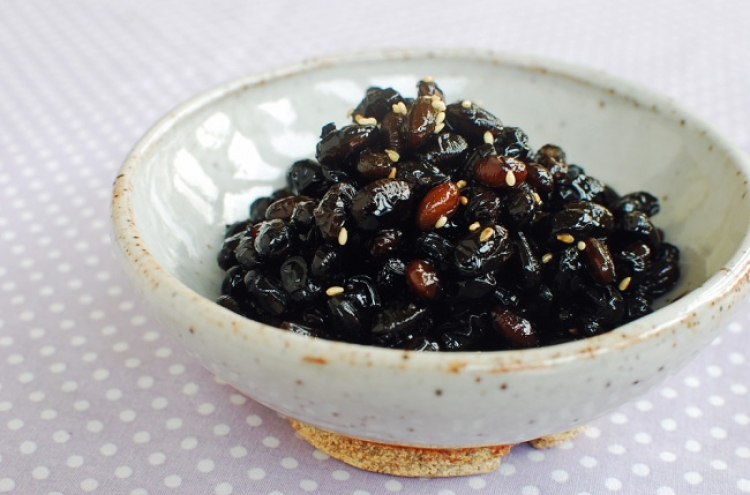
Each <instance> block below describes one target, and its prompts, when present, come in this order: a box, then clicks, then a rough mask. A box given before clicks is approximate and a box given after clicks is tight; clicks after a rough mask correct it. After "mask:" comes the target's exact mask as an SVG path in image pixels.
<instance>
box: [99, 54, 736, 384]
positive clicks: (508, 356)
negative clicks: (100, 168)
mask: <svg viewBox="0 0 750 495" xmlns="http://www.w3.org/2000/svg"><path fill="white" fill-rule="evenodd" d="M416 58H418V59H440V60H445V61H450V60H453V59H461V60H472V61H476V62H478V63H488V64H493V65H503V66H507V67H511V68H515V69H519V70H526V71H533V72H538V73H541V74H549V75H553V76H557V77H563V78H567V79H570V80H573V81H575V82H578V83H582V84H585V85H589V86H592V87H595V88H599V89H604V90H607V91H608V92H610V93H612V94H618V95H620V96H621V97H623V98H625V99H627V100H632V101H633V102H634V103H635V104H638V105H641V106H642V107H644V108H651V109H652V110H655V109H658V112H660V113H661V114H662V115H664V116H665V117H666V118H671V119H673V120H675V121H680V120H684V121H685V122H687V123H688V125H692V126H693V127H695V128H696V129H700V130H701V131H702V132H703V133H705V136H706V138H707V139H709V140H710V141H711V142H712V143H713V145H714V148H718V151H721V152H723V153H725V154H726V156H727V157H729V158H730V159H731V161H732V162H733V164H734V165H735V166H736V167H737V168H738V169H739V170H741V172H742V174H743V175H744V177H745V179H746V180H745V187H746V188H747V183H748V178H749V177H750V159H748V157H747V156H746V155H745V154H744V153H743V152H742V151H741V150H740V149H739V148H738V147H737V146H736V145H734V144H733V143H732V142H731V141H730V140H729V139H728V138H726V137H725V136H724V135H723V134H722V133H721V132H720V131H718V130H717V129H716V128H714V126H713V125H711V124H709V123H707V122H706V121H704V120H703V119H702V118H701V117H700V116H698V115H696V114H695V113H693V112H692V111H690V110H688V109H686V108H683V107H682V106H680V105H679V104H676V103H675V102H674V101H673V100H672V99H671V98H668V97H665V96H663V95H660V94H658V93H656V92H654V91H652V90H650V89H647V88H644V87H641V86H639V85H636V84H634V83H631V82H629V81H627V80H625V79H622V78H620V77H618V76H613V75H610V74H608V73H605V72H603V71H601V70H598V69H592V68H588V67H583V66H580V65H575V64H571V63H567V62H561V61H557V60H551V59H548V58H544V57H539V56H534V55H528V54H518V53H507V52H499V51H491V50H477V49H472V48H444V49H440V50H435V49H423V48H392V49H376V50H369V51H360V52H353V53H343V54H337V55H332V56H324V57H319V58H314V59H309V60H305V61H301V62H297V63H292V64H289V65H285V66H282V67H278V68H272V69H270V70H266V71H262V72H260V73H257V74H253V75H249V76H244V77H240V78H237V79H233V80H230V81H228V82H225V83H223V84H219V85H218V86H215V87H213V88H211V89H209V90H207V91H203V92H201V93H199V94H197V95H196V96H193V97H192V98H190V99H188V100H187V101H185V102H184V103H182V104H180V105H178V106H177V107H175V108H174V109H173V110H171V111H169V112H168V113H167V114H166V115H165V116H163V117H162V118H161V119H159V120H158V121H157V122H156V123H155V124H154V125H153V126H152V127H151V128H150V129H149V130H148V131H147V132H146V133H145V134H144V135H143V137H141V138H140V139H139V140H138V142H137V143H136V144H135V145H134V147H133V148H132V150H131V151H130V152H129V154H128V155H127V157H126V158H125V160H124V162H123V164H122V166H121V168H120V170H119V172H118V175H117V178H116V179H115V182H114V185H113V196H112V205H111V207H112V210H111V214H112V229H113V236H114V241H115V242H114V243H115V248H116V249H118V250H119V254H121V257H120V259H121V262H122V264H123V268H124V269H125V271H126V272H129V274H130V275H131V280H132V277H137V278H136V279H135V280H133V282H134V284H137V285H138V288H140V289H141V291H142V292H143V293H144V294H143V295H144V296H146V298H147V299H148V298H149V297H152V298H155V299H156V300H158V299H159V298H160V297H162V298H163V297H172V298H176V299H177V300H181V301H184V302H190V304H184V305H180V308H181V310H182V311H183V315H182V319H181V321H191V322H195V323H194V327H196V328H212V329H214V331H216V332H224V333H227V334H229V335H230V336H231V335H232V334H234V336H235V337H236V339H235V342H236V343H237V345H240V346H248V349H249V348H252V347H256V346H258V345H263V346H265V350H266V352H278V351H281V350H283V352H285V353H291V354H292V355H294V356H297V357H299V358H300V359H301V360H303V361H308V362H314V359H311V356H312V357H315V356H318V357H321V358H322V359H324V360H326V361H328V360H330V358H332V357H333V358H335V357H336V356H339V357H340V358H341V359H342V360H344V361H346V362H347V363H349V364H350V365H357V364H358V363H367V365H368V367H372V368H373V369H376V368H377V367H389V368H390V367H397V368H400V369H414V370H422V371H425V370H438V371H449V372H459V371H486V370H492V371H493V372H511V371H530V370H538V369H548V368H552V367H555V366H561V365H564V364H565V363H569V362H571V361H575V360H577V359H580V358H594V357H597V356H600V355H602V354H605V353H608V352H612V351H615V350H617V349H621V348H624V347H628V346H630V345H633V344H637V343H641V342H646V341H649V340H650V339H652V338H655V337H657V336H659V335H661V334H663V333H664V332H667V331H670V328H671V327H672V326H673V325H674V324H677V323H679V322H685V323H689V320H690V319H691V318H694V317H696V313H697V310H698V308H699V307H701V306H706V305H710V304H716V302H717V301H718V300H721V299H723V298H724V297H725V296H727V295H729V294H731V293H732V292H739V293H740V295H741V296H742V295H744V294H745V293H746V291H747V286H748V283H747V281H748V278H750V254H749V253H750V232H745V235H744V237H743V238H742V240H741V242H740V244H739V246H738V248H737V250H736V251H735V252H734V253H733V254H732V256H731V258H730V259H729V260H728V261H727V262H726V264H725V265H724V266H723V267H722V268H721V269H720V270H719V271H718V272H716V273H714V274H712V275H711V276H710V277H709V278H708V279H707V280H706V281H704V282H703V283H702V284H701V285H700V286H699V287H697V288H695V289H693V290H692V291H690V292H689V293H687V294H686V295H685V296H684V297H682V298H681V299H680V303H679V304H674V303H670V304H669V305H667V306H665V307H663V308H661V309H659V310H657V311H655V312H654V313H652V314H650V315H647V316H644V317H642V318H640V319H638V320H635V321H633V322H630V323H627V324H626V325H623V326H621V327H618V328H616V329H614V330H612V331H610V332H607V333H604V334H601V335H597V336H594V337H588V338H585V339H581V340H576V341H572V342H567V343H563V344H557V345H553V346H547V347H539V348H533V349H521V350H505V351H485V352H474V351H472V352H451V353H448V352H439V353H423V352H416V351H406V350H400V349H388V348H381V347H376V346H367V345H359V344H351V343H346V342H338V341H331V340H325V339H311V338H309V337H305V336H302V335H298V334H295V333H292V332H287V331H284V330H281V329H278V328H276V327H272V326H270V325H266V324H262V323H259V322H256V321H253V320H250V319H248V318H245V317H243V316H240V315H237V314H235V313H233V312H231V311H229V310H227V309H225V308H223V307H221V306H219V305H218V304H216V303H215V302H214V301H212V300H210V299H208V298H205V297H203V296H201V295H200V294H198V293H197V292H195V291H193V290H192V289H190V288H189V287H188V286H187V285H185V284H184V283H182V282H181V281H180V280H178V279H177V278H176V277H175V276H173V275H172V274H170V273H169V272H168V271H167V269H166V268H165V267H163V266H162V265H161V264H160V263H158V262H157V261H156V259H155V258H154V257H153V256H152V255H151V254H150V253H149V252H148V250H147V249H146V248H145V247H144V246H142V245H141V237H140V229H139V228H138V225H136V223H135V220H134V215H133V212H134V206H133V195H132V194H130V191H131V189H132V187H133V181H132V179H131V176H132V175H133V174H134V173H135V172H136V171H137V170H138V168H139V167H140V166H142V164H143V163H144V161H145V159H146V157H147V156H148V153H149V152H150V151H151V150H153V149H154V148H155V147H157V146H158V145H159V142H160V140H161V138H162V136H164V135H165V134H167V133H169V132H170V131H171V130H172V129H173V127H174V126H175V125H176V124H177V123H178V122H179V121H180V120H181V119H183V118H185V117H187V116H189V115H191V114H193V113H195V112H197V111H199V110H200V109H202V108H203V107H205V106H206V105H208V104H211V103H212V102H214V101H217V100H219V99H222V98H224V97H226V96H228V95H229V94H231V93H236V92H240V91H243V90H244V89H247V88H250V87H253V86H258V85H264V84H269V83H272V82H273V81H274V80H278V79H282V78H287V77H293V76H295V75H299V74H304V73H306V72H309V71H314V70H317V69H323V68H326V67H331V66H337V65H343V64H346V63H359V62H367V61H373V62H374V61H389V60H393V61H401V60H408V59H416ZM144 277H145V279H142V278H144ZM166 294H169V296H166ZM191 329H192V326H191Z"/></svg>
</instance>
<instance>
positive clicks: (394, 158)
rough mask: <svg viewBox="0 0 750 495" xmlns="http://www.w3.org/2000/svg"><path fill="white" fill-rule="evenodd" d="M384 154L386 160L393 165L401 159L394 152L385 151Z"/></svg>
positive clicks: (396, 152)
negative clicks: (386, 156)
mask: <svg viewBox="0 0 750 495" xmlns="http://www.w3.org/2000/svg"><path fill="white" fill-rule="evenodd" d="M385 154H386V155H388V159H389V160H391V161H392V162H393V163H397V162H398V161H399V160H400V159H401V155H399V154H398V151H396V150H385Z"/></svg>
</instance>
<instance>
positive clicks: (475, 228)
mask: <svg viewBox="0 0 750 495" xmlns="http://www.w3.org/2000/svg"><path fill="white" fill-rule="evenodd" d="M481 226H482V225H481V224H480V223H479V222H474V223H472V224H471V225H469V230H471V231H472V232H474V231H475V230H477V229H478V228H479V227H481Z"/></svg>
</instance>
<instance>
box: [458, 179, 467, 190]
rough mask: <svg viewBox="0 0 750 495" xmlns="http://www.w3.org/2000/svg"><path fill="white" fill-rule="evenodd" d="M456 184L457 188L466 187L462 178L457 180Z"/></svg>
mask: <svg viewBox="0 0 750 495" xmlns="http://www.w3.org/2000/svg"><path fill="white" fill-rule="evenodd" d="M456 186H457V187H458V188H459V189H463V188H464V187H466V181H465V180H463V179H461V180H459V181H458V182H456Z"/></svg>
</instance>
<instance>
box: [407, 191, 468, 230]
mask: <svg viewBox="0 0 750 495" xmlns="http://www.w3.org/2000/svg"><path fill="white" fill-rule="evenodd" d="M458 196H459V189H458V186H457V185H456V184H455V182H444V183H443V184H439V185H437V186H435V187H433V188H432V189H430V192H428V193H427V194H426V195H425V197H424V198H423V199H422V201H421V202H420V203H419V207H418V208H417V213H416V217H415V220H416V224H417V228H418V229H419V230H432V229H439V228H440V227H443V226H444V225H445V223H446V222H447V221H448V219H449V218H450V217H452V216H453V214H454V213H455V212H456V210H457V209H458ZM443 219H444V220H443Z"/></svg>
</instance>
